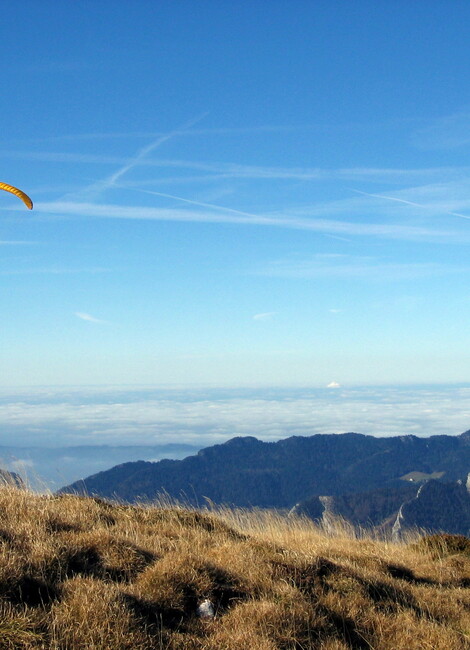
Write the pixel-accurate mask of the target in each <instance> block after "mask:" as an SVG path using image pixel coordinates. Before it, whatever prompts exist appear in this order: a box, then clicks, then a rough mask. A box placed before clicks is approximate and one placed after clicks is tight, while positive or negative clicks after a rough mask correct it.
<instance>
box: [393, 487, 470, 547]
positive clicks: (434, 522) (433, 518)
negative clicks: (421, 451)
mask: <svg viewBox="0 0 470 650" xmlns="http://www.w3.org/2000/svg"><path fill="white" fill-rule="evenodd" d="M413 528H423V529H425V530H426V531H429V532H439V531H445V532H447V533H454V534H460V535H467V536H468V535H470V493H469V491H468V489H467V486H466V485H464V484H463V483H462V482H460V481H458V482H456V483H440V482H439V481H428V482H427V483H424V484H423V485H421V486H420V488H419V490H418V492H417V493H416V496H415V497H414V498H412V499H410V500H408V501H405V502H404V503H403V504H402V505H401V506H400V508H399V510H398V512H397V516H396V518H395V521H394V523H393V526H392V533H393V536H394V537H395V538H400V537H401V536H402V535H403V533H404V532H405V531H406V530H410V529H413Z"/></svg>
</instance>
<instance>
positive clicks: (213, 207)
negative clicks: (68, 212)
mask: <svg viewBox="0 0 470 650" xmlns="http://www.w3.org/2000/svg"><path fill="white" fill-rule="evenodd" d="M119 187H122V188H126V189H129V190H132V191H134V192H142V193H143V194H154V195H155V196H162V197H163V198H165V199H174V200H175V201H182V202H183V203H189V204H190V205H197V206H199V207H202V208H210V209H211V210H224V211H225V212H232V213H233V214H239V215H240V216H242V217H255V218H257V219H259V218H260V217H261V216H262V215H259V214H253V213H252V212H243V210H235V208H227V207H224V206H223V205H215V204H214V203H204V202H202V201H195V200H194V199H185V198H183V197H182V196H175V195H174V194H166V193H165V192H156V191H155V190H143V189H141V188H140V187H129V186H128V185H120V186H119Z"/></svg>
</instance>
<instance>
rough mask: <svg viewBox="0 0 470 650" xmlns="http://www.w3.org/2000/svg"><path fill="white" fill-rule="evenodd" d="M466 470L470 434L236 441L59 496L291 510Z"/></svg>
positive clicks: (123, 468)
mask: <svg viewBox="0 0 470 650" xmlns="http://www.w3.org/2000/svg"><path fill="white" fill-rule="evenodd" d="M469 471H470V431H466V432H465V433H463V434H461V435H458V436H446V435H441V436H431V437H429V438H418V437H416V436H397V437H388V438H376V437H373V436H366V435H362V434H358V433H344V434H331V435H328V434H318V435H314V436H310V437H298V436H293V437H290V438H286V439H283V440H279V441H277V442H262V441H260V440H257V439H256V438H253V437H237V438H233V439H231V440H229V441H228V442H226V443H224V444H220V445H214V446H212V447H207V448H205V449H202V450H200V451H199V452H198V453H197V454H196V455H193V456H188V457H187V458H185V459H183V460H161V461H159V462H155V463H152V462H144V461H137V462H132V463H124V464H122V465H118V466H116V467H113V468H112V469H110V470H107V471H105V472H100V473H98V474H95V475H93V476H90V477H88V478H86V479H84V480H83V481H79V482H76V483H73V484H72V485H69V486H66V487H64V488H62V489H61V490H60V492H75V493H82V494H94V495H98V496H101V497H105V498H111V499H113V498H116V499H120V500H124V501H128V502H135V501H138V500H153V499H155V498H156V497H157V496H158V494H161V493H162V492H164V493H166V494H168V495H169V496H170V497H174V498H177V499H181V498H183V499H184V500H185V501H186V502H187V503H189V504H192V505H201V504H202V503H204V500H205V498H208V499H210V500H211V501H213V502H215V503H220V504H222V503H223V504H229V505H235V506H241V507H251V506H257V507H263V508H265V507H266V508H289V509H290V508H292V507H294V506H295V505H296V504H297V503H299V502H302V501H304V500H306V499H309V498H310V497H312V495H329V496H341V495H351V494H356V493H364V492H367V491H374V490H377V489H381V488H387V490H391V489H397V488H404V486H406V482H405V481H404V480H402V477H404V476H405V475H407V474H411V475H414V474H412V473H417V474H416V475H417V476H420V475H439V476H441V477H442V479H440V480H441V481H444V482H449V481H451V482H452V481H454V482H455V481H457V480H459V479H464V478H466V476H467V474H468V472H469ZM410 482H411V481H410Z"/></svg>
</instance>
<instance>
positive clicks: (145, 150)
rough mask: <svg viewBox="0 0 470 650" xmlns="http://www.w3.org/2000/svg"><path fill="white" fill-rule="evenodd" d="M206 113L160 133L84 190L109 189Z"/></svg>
mask: <svg viewBox="0 0 470 650" xmlns="http://www.w3.org/2000/svg"><path fill="white" fill-rule="evenodd" d="M206 115H208V113H207V112H206V113H202V115H198V116H197V117H194V118H193V119H191V120H189V121H188V122H185V123H184V124H182V125H181V126H179V127H178V128H176V129H173V131H170V132H169V133H166V134H164V135H161V136H160V137H159V138H157V139H156V140H154V141H153V142H151V143H150V144H148V145H147V146H145V147H142V149H139V151H138V152H137V153H136V155H135V156H133V158H131V159H130V160H129V161H128V162H127V163H125V164H124V165H123V166H122V167H120V168H119V169H118V170H117V171H115V172H114V174H111V176H108V178H105V179H104V180H102V181H98V182H96V183H93V184H92V185H90V186H88V187H87V188H85V189H84V190H82V191H84V192H92V191H93V190H95V191H99V192H101V191H104V190H107V189H109V188H110V187H113V185H115V184H116V181H117V180H119V179H120V178H122V176H124V174H127V172H129V171H130V170H131V169H133V168H134V167H136V166H137V165H138V164H139V163H140V161H141V160H143V159H144V158H145V156H147V155H148V154H149V153H150V152H151V151H153V150H154V149H157V148H158V147H159V146H160V145H162V144H163V143H164V142H167V140H170V139H171V138H174V137H175V136H177V135H179V134H180V133H183V132H184V131H187V130H188V129H190V128H191V127H192V126H194V124H197V123H198V122H200V121H201V120H203V119H204V118H205V117H206Z"/></svg>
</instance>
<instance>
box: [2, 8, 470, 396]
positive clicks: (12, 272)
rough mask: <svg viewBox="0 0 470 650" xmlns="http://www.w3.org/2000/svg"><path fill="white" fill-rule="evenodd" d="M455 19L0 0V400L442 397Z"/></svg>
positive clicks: (460, 250) (467, 359) (460, 120)
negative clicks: (160, 393)
mask: <svg viewBox="0 0 470 650" xmlns="http://www.w3.org/2000/svg"><path fill="white" fill-rule="evenodd" d="M469 25H470V4H469V3H468V2H458V1H455V2H451V3H449V2H445V1H440V2H436V1H433V0H429V1H427V2H425V1H424V0H423V1H416V2H409V0H408V1H407V2H401V1H393V2H385V1H383V2H377V1H373V2H372V1H370V2H366V1H361V0H356V1H355V2H346V1H344V2H335V1H334V0H328V1H326V0H325V1H315V2H313V1H305V2H301V1H297V0H292V1H290V2H287V1H282V2H279V1H276V0H269V2H268V1H267V0H250V2H229V1H228V0H217V1H215V0H214V1H210V0H207V1H201V2H195V1H194V0H191V1H187V0H178V1H177V2H176V1H175V2H171V1H169V0H168V1H165V0H160V1H158V2H157V1H152V2H150V1H149V2H146V1H144V0H140V1H139V2H135V1H133V2H130V1H123V0H120V1H115V2H106V1H102V2H85V1H78V2H58V1H51V0H42V1H41V2H37V1H34V2H33V1H27V0H23V1H22V2H20V3H18V2H15V3H14V2H10V0H4V2H3V3H2V20H1V24H0V37H1V38H0V53H1V61H2V81H1V84H2V86H1V88H2V92H1V94H0V108H1V113H0V114H1V122H2V129H1V147H0V180H2V181H4V182H8V183H11V184H13V185H17V186H19V187H21V188H22V189H24V190H25V191H27V192H28V193H29V194H30V195H31V197H32V198H33V201H34V203H35V208H34V210H33V212H31V213H29V212H28V211H27V210H25V209H24V208H23V206H22V204H21V203H20V202H19V201H18V200H17V199H16V198H14V197H11V196H9V195H7V194H6V193H1V196H0V243H1V245H0V312H1V314H2V318H1V331H0V334H1V347H0V367H1V369H2V371H1V376H0V384H1V385H3V386H9V385H44V384H53V385H63V384H120V383H124V384H128V385H132V384H141V383H147V384H157V385H172V384H180V385H181V384H190V385H196V386H197V385H205V384H213V385H221V386H222V385H225V386H227V385H228V386H230V385H234V386H237V385H243V384H246V385H260V386H263V385H295V384H302V385H311V386H326V385H328V384H330V383H331V382H337V383H339V384H341V385H343V386H353V385H360V384H368V385H374V384H387V383H394V382H396V383H416V382H419V383H428V382H429V383H433V382H438V383H446V382H465V381H468V377H469V375H468V368H469V367H470V327H469V322H470V292H469V290H468V287H469V277H470V260H469V246H470V157H469V155H470V75H469V74H468V70H469V62H470V39H469V37H468V34H469Z"/></svg>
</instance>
